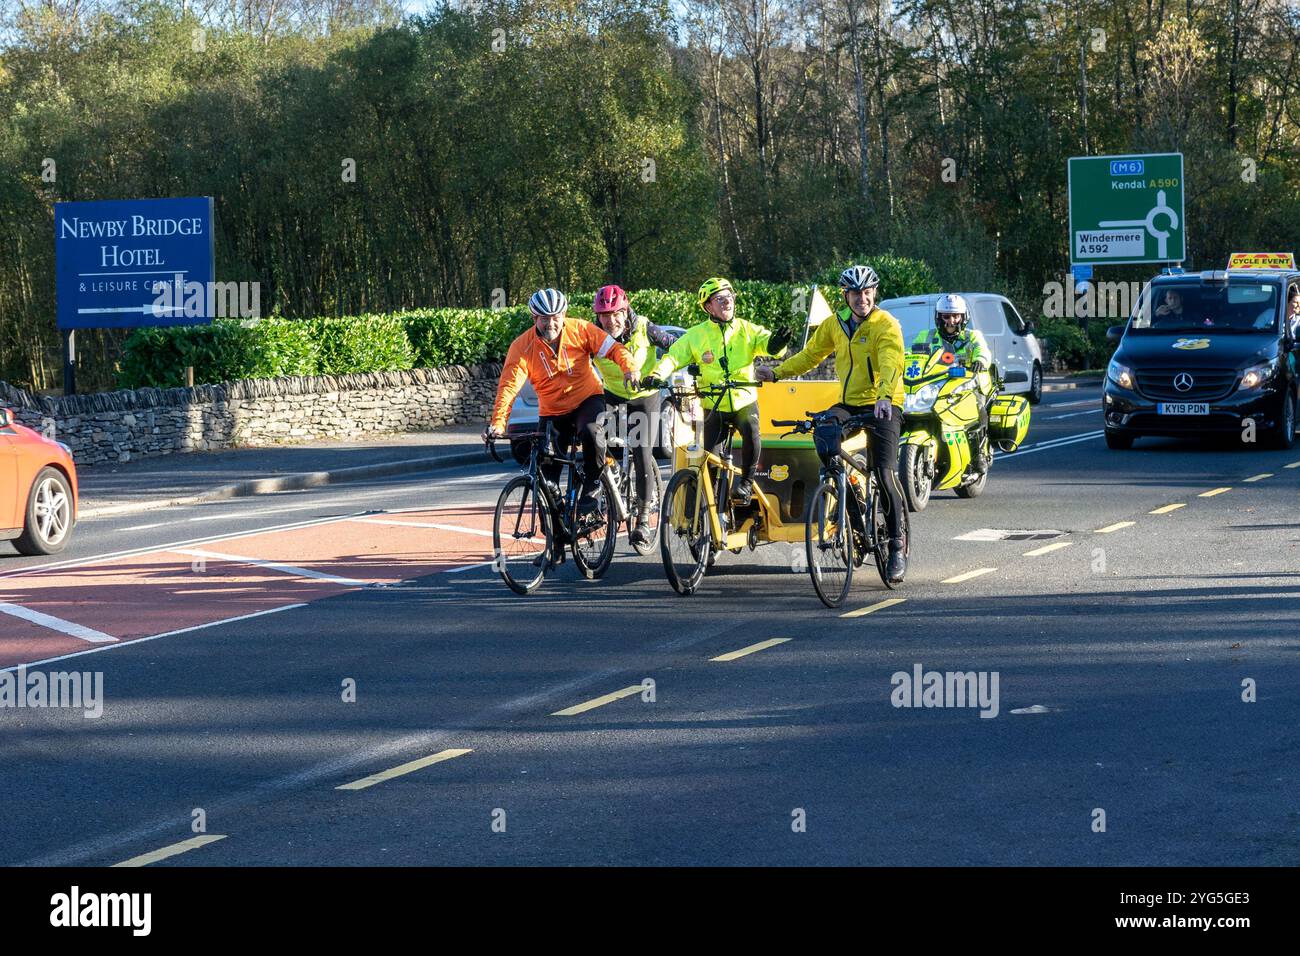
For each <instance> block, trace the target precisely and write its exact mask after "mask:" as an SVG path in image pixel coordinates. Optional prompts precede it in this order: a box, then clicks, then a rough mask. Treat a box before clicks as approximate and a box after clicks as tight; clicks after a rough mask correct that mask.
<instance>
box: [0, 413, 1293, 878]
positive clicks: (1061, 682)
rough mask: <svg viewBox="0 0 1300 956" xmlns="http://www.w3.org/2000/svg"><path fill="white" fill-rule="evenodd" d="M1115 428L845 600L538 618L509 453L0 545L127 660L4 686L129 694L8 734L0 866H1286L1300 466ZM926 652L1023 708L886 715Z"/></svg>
mask: <svg viewBox="0 0 1300 956" xmlns="http://www.w3.org/2000/svg"><path fill="white" fill-rule="evenodd" d="M1100 417H1101V416H1100V413H1099V411H1098V398H1097V389H1095V388H1093V389H1090V390H1089V389H1084V390H1079V391H1074V392H1063V393H1055V394H1052V395H1049V396H1047V397H1046V398H1045V400H1044V403H1043V404H1042V405H1040V406H1037V407H1036V408H1035V409H1034V424H1033V426H1032V428H1031V432H1030V436H1029V440H1028V444H1027V445H1026V446H1025V448H1024V449H1023V450H1022V451H1021V452H1020V453H1017V454H1015V455H1009V456H1001V457H1000V458H999V459H998V460H997V461H995V464H994V468H993V474H992V476H991V480H990V482H989V485H988V490H987V491H986V493H985V494H984V495H983V496H982V497H980V498H978V499H975V500H971V501H965V500H959V499H957V498H956V497H955V496H953V495H952V494H951V493H950V492H945V493H940V494H938V495H936V497H935V498H934V500H933V501H932V502H931V504H930V506H929V507H928V508H927V509H926V510H925V511H924V512H922V513H920V514H917V515H913V532H914V551H913V560H912V564H911V568H910V570H909V574H908V579H907V582H906V584H905V585H904V586H903V587H901V588H900V589H898V590H896V591H892V592H891V591H885V590H884V589H883V588H882V587H881V586H880V583H879V580H878V579H876V578H875V577H874V575H871V576H868V575H865V574H864V575H862V576H860V577H859V579H858V581H857V583H856V584H855V587H854V592H853V595H852V597H851V599H850V602H849V604H848V605H846V607H845V608H843V609H841V611H839V612H836V611H830V610H828V609H826V608H824V607H823V606H822V605H821V604H820V602H819V601H818V600H817V598H816V596H815V595H814V593H813V590H812V587H811V584H810V582H809V580H808V576H807V574H806V572H798V571H793V570H792V569H791V568H792V559H791V549H790V548H789V547H788V546H782V545H771V546H767V547H763V548H760V549H758V550H757V551H756V552H754V553H753V554H744V555H741V556H733V555H730V554H727V555H724V556H723V558H722V559H721V561H720V562H719V564H718V565H717V566H716V567H715V568H714V569H712V570H711V571H710V574H709V575H708V577H706V579H705V582H704V584H703V586H702V587H701V589H700V592H699V593H698V594H696V595H695V596H694V597H691V598H682V597H678V596H677V595H676V594H674V593H673V592H672V590H671V589H670V588H669V586H668V584H667V582H666V581H665V579H664V576H663V570H662V567H661V565H660V564H659V561H658V558H657V556H654V557H649V558H637V557H636V556H635V555H634V554H633V553H632V552H631V551H630V549H628V548H627V547H626V545H625V544H624V545H622V546H621V547H620V551H619V554H618V557H617V558H616V560H615V564H614V565H613V567H612V568H611V569H610V571H609V573H608V574H607V576H606V577H605V579H604V580H602V581H598V582H587V581H583V580H580V579H579V577H578V575H577V573H576V571H575V570H574V569H573V566H572V562H569V563H568V564H566V565H564V566H563V567H562V568H561V569H560V570H559V572H558V573H557V574H556V575H555V576H554V577H553V578H551V579H548V581H547V582H546V583H545V584H544V585H543V587H542V589H541V590H540V591H539V592H538V593H537V594H535V595H533V596H531V597H528V598H521V597H517V596H515V595H513V594H511V593H510V592H508V591H507V590H506V589H505V587H504V586H503V585H502V584H501V583H500V581H499V580H498V579H497V578H496V577H495V576H494V575H493V573H492V572H491V569H490V568H486V567H482V566H481V565H480V564H479V562H481V561H484V560H486V558H487V556H488V553H489V551H490V539H488V538H485V537H483V534H482V531H483V529H484V528H485V527H487V526H488V524H487V523H485V519H484V513H485V511H484V509H486V508H488V507H490V505H491V504H492V503H493V502H494V501H495V497H496V494H497V492H498V491H499V489H500V487H501V485H502V484H503V482H504V479H505V477H506V474H507V472H505V471H504V470H503V469H501V468H499V467H498V466H495V465H491V464H487V463H485V465H483V466H482V467H474V468H466V469H460V470H458V471H447V472H438V473H436V474H430V475H423V476H405V477H403V478H402V479H400V480H387V481H376V482H371V483H356V484H349V485H347V486H340V487H337V488H327V489H323V490H319V491H310V492H298V493H287V494H283V495H275V496H264V497H258V498H250V499H236V500H231V501H225V502H218V503H213V504H210V505H202V506H196V507H191V508H184V509H181V508H177V509H169V510H166V511H160V512H158V513H156V514H150V515H143V516H142V515H135V516H131V517H125V518H117V519H103V520H98V521H89V522H85V523H83V524H82V525H81V526H80V527H79V528H78V537H77V540H76V542H75V544H74V546H73V548H72V550H70V551H69V552H68V553H67V554H65V555H61V556H60V557H59V559H58V560H57V561H52V560H50V559H43V560H39V561H38V560H34V559H23V558H18V557H5V558H3V559H0V602H6V603H8V604H10V605H11V606H17V607H20V608H27V609H29V610H34V611H38V612H39V613H41V614H45V615H48V616H49V617H50V618H51V619H53V620H54V621H57V622H64V624H65V625H66V626H67V627H66V628H65V630H66V629H67V628H70V629H71V630H74V631H76V630H77V628H82V629H86V628H89V629H91V630H92V631H93V632H94V633H99V634H102V636H103V640H100V641H99V642H98V643H88V642H87V641H85V640H84V639H83V638H79V637H76V636H73V635H71V634H68V633H59V634H56V635H54V636H51V634H50V633H49V631H50V630H51V628H50V627H48V626H47V625H48V623H49V622H48V621H47V622H46V623H45V624H42V623H40V622H33V621H32V620H30V619H29V618H28V619H24V618H21V617H15V616H13V615H12V614H10V615H0V655H2V659H0V668H5V669H7V670H8V672H9V673H11V674H12V673H16V670H15V669H16V668H17V667H18V666H19V664H20V663H24V664H28V665H30V670H32V671H47V672H49V671H57V670H78V671H92V672H94V671H98V672H101V673H102V680H103V714H102V716H100V717H98V718H93V719H88V718H86V717H84V716H83V713H82V711H81V710H73V709H66V708H65V709H54V708H45V709H30V708H26V709H14V708H2V709H0V761H3V766H4V768H5V802H4V806H5V811H6V812H5V813H4V814H3V815H0V863H4V864H86V865H108V864H114V863H119V862H124V861H128V860H135V861H136V862H143V861H141V860H140V859H139V858H141V857H144V858H145V861H148V862H150V863H151V865H155V866H170V865H178V866H187V865H196V866H197V865H205V866H222V865H277V864H309V865H311V864H330V865H367V864H422V865H427V864H498V865H502V864H504V865H514V864H543V863H544V864H614V863H617V864H724V865H726V864H775V865H781V864H868V865H876V864H880V865H951V864H959V865H960V864H1040V865H1081V864H1082V865H1120V864H1125V865H1152V864H1154V865H1165V864H1185V865H1253V864H1268V865H1282V864H1288V865H1295V864H1296V863H1297V862H1300V806H1297V804H1296V800H1295V794H1296V793H1297V792H1298V791H1300V786H1298V784H1300V761H1297V758H1296V753H1297V751H1298V750H1300V653H1298V652H1300V642H1298V641H1297V637H1296V632H1297V627H1296V625H1297V621H1298V619H1300V605H1298V604H1297V592H1298V591H1300V551H1298V550H1297V543H1298V542H1300V518H1298V517H1297V505H1298V504H1300V496H1298V495H1297V488H1298V487H1300V467H1288V466H1293V465H1300V451H1293V452H1290V453H1287V452H1274V451H1267V450H1263V449H1258V448H1254V447H1227V446H1222V445H1220V446H1198V445H1193V444H1185V443H1178V442H1174V441H1164V440H1150V441H1145V442H1139V443H1138V445H1137V447H1136V448H1135V449H1134V450H1132V451H1129V452H1112V451H1108V450H1107V449H1106V447H1105V444H1104V442H1103V441H1102V439H1101V437H1100ZM1260 476H1267V477H1260ZM1249 479H1255V480H1249ZM1221 488H1223V489H1228V490H1226V491H1221V492H1218V493H1217V494H1212V495H1208V496H1207V495H1206V493H1207V492H1214V491H1216V490H1217V489H1221ZM1170 505H1181V506H1182V507H1178V508H1173V509H1169V510H1166V509H1167V506H1170ZM1153 512H1161V513H1153ZM489 520H490V519H489ZM1130 522H1131V524H1130ZM269 529H271V530H269ZM981 529H995V530H997V529H1000V530H1038V531H1044V532H1046V531H1052V532H1060V534H1059V535H1053V536H1051V537H1044V538H1041V539H1037V540H963V538H964V537H969V536H970V535H971V533H972V532H977V531H979V530H981ZM985 537H988V535H985ZM1053 545H1061V546H1060V547H1055V548H1052V546H1053ZM1048 548H1051V550H1043V549H1048ZM196 552H197V554H196ZM204 555H207V556H208V557H203V556H204ZM194 562H203V563H202V564H196V563H194ZM259 562H260V563H259ZM984 569H990V570H984ZM974 572H981V573H974ZM349 582H350V583H349ZM891 598H892V599H898V598H901V599H903V600H902V601H901V602H900V603H895V604H892V605H890V606H882V607H876V608H875V609H874V610H871V611H870V612H869V613H863V614H857V615H856V616H844V615H845V614H846V613H851V612H854V611H861V610H864V609H868V608H873V607H874V606H875V605H877V604H879V602H882V601H885V600H887V599H891ZM247 615H255V616H247ZM6 629H8V632H9V633H8V634H7V635H5V634H4V632H5V630H6ZM83 632H84V631H83ZM83 632H79V633H83ZM170 632H176V633H170ZM114 638H116V640H114ZM778 639H780V640H781V643H775V644H771V645H770V646H766V647H764V648H763V649H760V650H756V651H753V652H752V653H748V654H746V655H744V656H741V657H738V658H735V659H732V660H725V661H717V660H713V658H715V657H718V656H720V655H724V654H726V653H728V652H733V651H737V650H740V649H744V648H748V647H751V646H753V645H755V644H760V643H764V642H768V641H774V640H778ZM68 655H71V656H68ZM54 658H58V659H57V660H55V659H54ZM41 661H45V662H46V663H39V662H41ZM918 665H919V666H920V668H921V669H922V671H931V670H934V671H939V672H962V673H964V672H972V671H973V672H976V673H977V674H980V675H983V676H984V677H985V678H986V679H987V680H988V681H991V680H992V679H993V677H994V675H996V678H997V689H998V692H997V695H996V696H995V697H992V698H990V702H992V703H995V704H996V716H989V717H981V716H980V708H978V707H971V706H946V707H925V706H922V707H899V706H894V702H891V694H892V693H893V692H894V691H895V682H894V675H895V674H897V673H900V672H903V673H907V674H909V675H910V674H911V673H912V672H913V669H914V667H916V666H918ZM0 676H3V675H0ZM349 682H355V701H345V700H344V697H345V696H346V694H345V685H348V684H349ZM646 682H652V683H649V684H648V683H646ZM1243 682H1247V684H1248V687H1249V686H1253V688H1254V695H1255V697H1256V699H1255V701H1254V702H1246V701H1244V700H1243V694H1244V693H1246V689H1244V688H1243ZM1252 682H1253V683H1252ZM986 687H988V688H989V689H991V687H992V684H991V683H990V684H987V685H986ZM650 688H652V693H651V692H650V691H649V689H650ZM1247 689H1248V688H1247ZM616 692H625V694H624V696H621V697H618V698H617V699H612V700H609V701H608V702H605V703H602V704H601V705H599V706H595V707H591V708H590V709H586V710H582V711H581V712H578V713H573V714H569V715H563V716H560V715H557V712H559V711H562V710H565V709H568V708H573V707H575V706H576V705H580V704H582V703H584V702H590V701H594V700H597V699H600V698H602V697H606V696H613V695H615V694H616ZM949 702H950V703H951V702H952V701H949ZM991 709H992V708H990V707H985V711H986V712H988V711H989V710H991ZM1023 711H1028V712H1023ZM435 756H436V757H438V758H440V759H437V760H428V761H425V762H423V763H422V764H421V765H419V766H416V767H411V766H409V764H411V763H412V762H417V761H424V758H433V757H435ZM396 769H401V770H402V771H404V772H401V773H396V774H386V773H385V772H387V771H393V770H396ZM340 788H347V789H340ZM196 811H201V813H202V817H203V821H202V822H203V826H204V832H203V833H196V832H195V824H194V823H193V821H194V819H195V816H196ZM1103 813H1104V831H1102V832H1099V830H1100V821H1101V820H1102V819H1103V816H1102V814H1103ZM199 837H208V838H212V837H220V839H208V840H200V839H198V838H199ZM187 841H188V842H187ZM199 844H201V845H199ZM164 848H172V849H173V850H179V851H181V852H175V853H174V855H171V856H168V857H167V858H165V859H155V858H154V857H151V856H148V855H149V854H151V853H153V852H154V851H158V850H162V849H164ZM169 852H170V851H169Z"/></svg>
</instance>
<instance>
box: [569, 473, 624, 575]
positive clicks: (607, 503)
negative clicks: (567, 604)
mask: <svg viewBox="0 0 1300 956" xmlns="http://www.w3.org/2000/svg"><path fill="white" fill-rule="evenodd" d="M616 494H618V492H617V491H616V490H615V489H614V486H613V485H612V484H610V480H609V473H608V472H606V473H604V474H602V475H601V479H600V484H599V485H598V486H597V488H596V510H595V511H593V512H592V513H591V514H589V515H587V516H586V517H585V518H584V517H580V516H575V517H574V522H573V563H574V564H576V565H577V566H578V570H579V571H581V572H582V575H583V577H585V578H586V579H587V580H588V581H594V580H596V578H599V577H600V576H601V575H603V574H604V573H605V572H606V571H608V570H609V565H610V562H611V561H613V560H614V544H615V542H616V541H617V540H618V521H617V520H616V513H615V511H614V504H613V502H612V501H611V500H610V498H611V496H613V495H616Z"/></svg>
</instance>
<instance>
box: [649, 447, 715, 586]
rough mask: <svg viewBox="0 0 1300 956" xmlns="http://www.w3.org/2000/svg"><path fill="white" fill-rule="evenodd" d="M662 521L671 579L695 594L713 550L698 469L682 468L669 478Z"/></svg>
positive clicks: (662, 553)
mask: <svg viewBox="0 0 1300 956" xmlns="http://www.w3.org/2000/svg"><path fill="white" fill-rule="evenodd" d="M659 522H660V527H659V554H660V556H661V557H662V558H663V562H664V573H665V574H667V575H668V583H669V584H671V585H672V586H673V590H674V591H676V592H677V593H678V594H694V593H695V589H696V588H698V587H699V586H700V582H701V581H702V580H704V572H705V571H706V570H708V567H709V558H710V557H711V556H712V552H713V544H712V541H711V540H710V537H709V522H708V511H707V508H706V505H705V501H704V495H703V494H702V493H701V492H700V475H699V472H697V471H694V470H693V469H690V468H683V469H682V470H681V471H679V472H677V474H675V475H673V476H672V478H670V479H669V481H668V487H667V488H666V489H664V496H663V500H662V501H661V502H660V506H659Z"/></svg>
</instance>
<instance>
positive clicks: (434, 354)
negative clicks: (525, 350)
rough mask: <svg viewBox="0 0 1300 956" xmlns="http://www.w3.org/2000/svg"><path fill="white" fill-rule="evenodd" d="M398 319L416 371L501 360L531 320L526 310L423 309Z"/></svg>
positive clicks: (407, 313)
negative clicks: (408, 341) (413, 358)
mask: <svg viewBox="0 0 1300 956" xmlns="http://www.w3.org/2000/svg"><path fill="white" fill-rule="evenodd" d="M399 318H400V319H401V320H402V322H403V324H404V325H405V327H406V336H407V338H408V339H409V340H410V342H411V346H412V348H414V350H415V367H416V368H441V367H443V366H446V365H479V364H481V363H483V362H490V361H499V360H500V359H502V358H504V357H505V354H506V350H507V349H509V348H510V343H511V342H512V341H513V340H514V339H515V338H516V337H517V336H518V335H519V333H520V332H522V331H523V330H524V329H526V328H528V325H529V323H530V321H531V320H530V318H529V315H528V309H527V308H523V307H519V308H513V309H497V310H492V309H420V310H416V311H414V312H404V313H401V314H400V315H399Z"/></svg>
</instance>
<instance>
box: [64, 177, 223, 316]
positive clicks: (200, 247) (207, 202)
mask: <svg viewBox="0 0 1300 956" xmlns="http://www.w3.org/2000/svg"><path fill="white" fill-rule="evenodd" d="M54 259H55V265H54V273H55V292H56V295H57V301H58V309H57V317H58V326H59V328H60V329H104V328H132V327H134V326H138V325H196V324H199V323H203V322H207V321H209V320H210V319H211V318H212V316H210V315H207V314H201V315H195V314H193V313H194V312H195V311H196V310H195V309H194V308H192V307H191V308H190V309H188V310H186V308H185V306H184V305H183V304H181V302H180V301H179V300H180V297H179V296H162V297H160V296H159V292H161V291H162V290H163V286H164V284H165V285H169V286H174V287H176V288H181V287H183V285H184V284H188V283H191V282H196V283H202V285H203V288H205V289H206V288H208V284H209V283H211V282H212V279H213V236H212V198H211V197H210V196H200V197H192V198H185V199H121V200H117V199H113V200H104V201H99V202H60V203H55V204H54ZM204 299H205V307H204V308H202V309H200V310H198V311H201V312H203V313H206V311H207V309H206V296H205V297H204ZM163 300H165V301H166V302H167V303H174V304H159V303H160V302H161V301H163ZM194 301H197V297H196V298H195V299H194Z"/></svg>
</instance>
